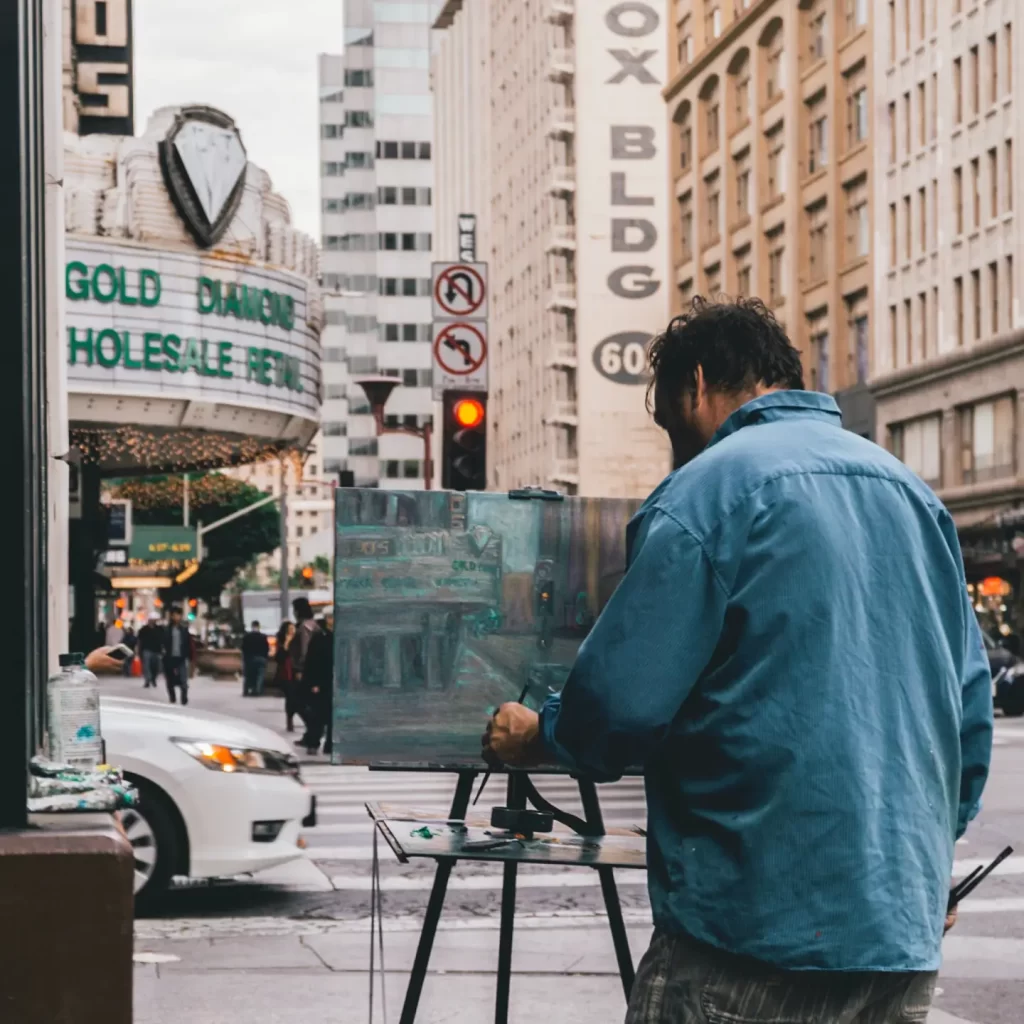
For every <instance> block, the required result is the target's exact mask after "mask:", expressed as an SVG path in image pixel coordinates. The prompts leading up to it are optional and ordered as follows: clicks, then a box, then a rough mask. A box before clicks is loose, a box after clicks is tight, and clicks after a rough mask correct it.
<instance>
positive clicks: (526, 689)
mask: <svg viewBox="0 0 1024 1024" xmlns="http://www.w3.org/2000/svg"><path fill="white" fill-rule="evenodd" d="M529 692H530V684H529V683H527V684H526V685H525V686H524V687H523V692H522V693H521V694H519V700H517V701H516V703H517V704H522V703H523V701H525V700H526V695H527V694H528V693H529ZM490 777H491V770H490V768H488V769H487V773H486V774H485V775H484V781H483V782H481V783H480V788H479V789H478V790H477V791H476V796H475V797H474V798H473V806H474V807H476V802H477V800H479V799H480V794H481V793H483V791H484V786H486V785H487V780H488V779H489V778H490Z"/></svg>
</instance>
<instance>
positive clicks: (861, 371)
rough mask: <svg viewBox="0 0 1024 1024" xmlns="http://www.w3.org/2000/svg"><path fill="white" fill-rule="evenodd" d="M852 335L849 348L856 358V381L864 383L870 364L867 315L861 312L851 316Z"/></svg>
mask: <svg viewBox="0 0 1024 1024" xmlns="http://www.w3.org/2000/svg"><path fill="white" fill-rule="evenodd" d="M850 333H851V335H852V339H851V345H850V348H851V350H852V352H853V355H854V359H855V360H856V372H857V383H858V384H866V383H867V380H868V373H869V366H870V358H871V357H870V354H869V353H870V348H869V342H868V317H867V314H866V313H864V314H861V315H860V316H856V317H854V318H853V321H852V322H851V324H850Z"/></svg>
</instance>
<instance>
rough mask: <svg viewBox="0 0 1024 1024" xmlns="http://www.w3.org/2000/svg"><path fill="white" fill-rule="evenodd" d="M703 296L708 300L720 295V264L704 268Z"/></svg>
mask: <svg viewBox="0 0 1024 1024" xmlns="http://www.w3.org/2000/svg"><path fill="white" fill-rule="evenodd" d="M704 294H705V295H707V296H708V298H712V297H714V296H716V295H721V294H722V264H721V263H713V264H712V265H711V266H710V267H705V268H704Z"/></svg>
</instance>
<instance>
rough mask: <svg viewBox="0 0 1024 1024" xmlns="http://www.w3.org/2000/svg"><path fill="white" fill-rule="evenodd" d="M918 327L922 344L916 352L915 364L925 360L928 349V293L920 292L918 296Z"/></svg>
mask: <svg viewBox="0 0 1024 1024" xmlns="http://www.w3.org/2000/svg"><path fill="white" fill-rule="evenodd" d="M917 326H918V335H919V337H920V340H921V344H920V346H919V347H918V348H917V349H916V350H915V352H914V361H915V362H916V361H917V360H919V359H921V358H923V357H924V355H925V353H926V351H927V349H928V295H927V293H926V292H920V293H919V294H918V296H917Z"/></svg>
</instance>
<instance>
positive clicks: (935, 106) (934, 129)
mask: <svg viewBox="0 0 1024 1024" xmlns="http://www.w3.org/2000/svg"><path fill="white" fill-rule="evenodd" d="M938 135H939V75H938V72H933V73H932V107H931V110H930V112H929V117H928V137H929V138H930V139H936V138H938Z"/></svg>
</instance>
